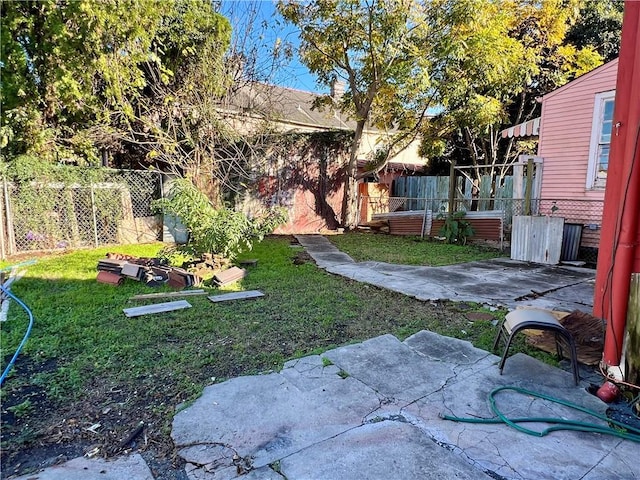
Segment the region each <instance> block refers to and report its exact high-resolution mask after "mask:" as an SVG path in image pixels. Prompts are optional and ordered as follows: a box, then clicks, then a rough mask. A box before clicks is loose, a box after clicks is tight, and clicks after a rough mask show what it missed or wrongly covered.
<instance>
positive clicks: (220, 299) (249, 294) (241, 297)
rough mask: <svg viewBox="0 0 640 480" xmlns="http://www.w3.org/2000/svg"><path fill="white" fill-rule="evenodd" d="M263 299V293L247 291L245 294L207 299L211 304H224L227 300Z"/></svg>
mask: <svg viewBox="0 0 640 480" xmlns="http://www.w3.org/2000/svg"><path fill="white" fill-rule="evenodd" d="M257 297H264V293H262V292H261V291H259V290H247V291H245V292H232V293H225V294H223V295H211V296H210V297H207V298H208V299H209V300H211V301H212V302H226V301H228V300H246V299H248V298H257Z"/></svg>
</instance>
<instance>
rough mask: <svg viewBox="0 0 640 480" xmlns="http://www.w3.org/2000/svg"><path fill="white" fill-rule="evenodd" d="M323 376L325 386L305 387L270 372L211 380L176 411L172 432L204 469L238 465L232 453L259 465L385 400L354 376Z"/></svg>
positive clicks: (356, 420)
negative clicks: (329, 378)
mask: <svg viewBox="0 0 640 480" xmlns="http://www.w3.org/2000/svg"><path fill="white" fill-rule="evenodd" d="M335 376H336V377H337V378H340V377H339V376H338V375H335ZM321 382H322V384H323V385H324V387H322V388H316V389H307V390H305V391H302V390H300V389H298V388H296V387H295V386H294V385H293V384H291V383H290V382H289V381H288V380H287V378H286V376H283V375H280V374H270V375H257V376H251V377H239V378H234V379H231V380H228V381H226V382H224V383H221V384H217V385H212V386H209V387H207V388H206V389H205V390H204V392H203V394H202V396H201V397H200V398H199V399H198V400H196V402H195V403H194V404H193V405H191V406H190V407H188V408H186V409H185V410H183V411H181V412H179V413H178V414H177V415H176V416H175V417H174V421H173V430H172V433H171V435H172V437H173V440H174V442H175V444H176V447H177V448H178V450H179V453H180V455H181V456H182V457H183V458H184V459H185V460H186V461H187V462H189V463H191V464H194V465H198V466H201V467H202V468H204V469H205V470H206V469H209V470H211V471H217V470H219V469H224V468H228V467H233V463H232V462H230V461H229V459H230V458H233V455H237V456H239V457H242V458H245V457H248V458H251V465H252V467H255V468H259V467H263V466H266V465H269V464H270V463H272V462H274V461H277V460H279V459H281V458H283V457H285V456H287V455H290V454H291V453H294V452H296V451H299V450H301V449H303V448H306V447H308V446H309V445H312V444H315V443H318V442H321V441H324V440H326V439H327V438H331V437H333V436H335V435H338V434H340V433H342V432H344V431H347V430H349V429H351V428H354V427H355V426H358V425H360V424H361V423H362V421H363V418H365V417H366V416H367V415H368V414H369V413H370V412H371V411H373V410H375V409H376V408H378V406H379V404H380V398H379V397H378V395H376V393H375V392H374V391H373V390H371V389H370V388H368V387H367V386H366V385H364V384H363V383H362V382H360V381H358V380H356V379H354V378H350V377H349V378H345V379H342V378H341V379H340V381H339V382H337V381H332V382H326V381H325V379H322V380H321ZM194 445H195V446H194ZM221 445H222V446H224V447H225V449H223V451H222V452H221V449H220V446H221ZM228 449H230V450H228ZM230 451H232V452H233V455H231V456H230V455H229V452H230ZM194 478H195V477H194ZM217 478H218V477H216V479H217Z"/></svg>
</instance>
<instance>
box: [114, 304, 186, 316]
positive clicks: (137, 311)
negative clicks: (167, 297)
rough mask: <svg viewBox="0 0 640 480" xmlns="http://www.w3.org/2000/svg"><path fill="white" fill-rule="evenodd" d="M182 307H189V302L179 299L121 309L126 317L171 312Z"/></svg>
mask: <svg viewBox="0 0 640 480" xmlns="http://www.w3.org/2000/svg"><path fill="white" fill-rule="evenodd" d="M183 308H191V304H190V303H189V302H187V301H186V300H179V301H177V302H165V303H155V304H153V305H145V306H144V307H133V308H125V309H124V310H122V311H123V312H124V314H125V315H126V316H127V317H139V316H140V315H148V314H151V313H162V312H172V311H173V310H181V309H183Z"/></svg>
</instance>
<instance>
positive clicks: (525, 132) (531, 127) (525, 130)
mask: <svg viewBox="0 0 640 480" xmlns="http://www.w3.org/2000/svg"><path fill="white" fill-rule="evenodd" d="M539 133H540V117H538V118H533V119H531V120H528V121H526V122H522V123H519V124H518V125H514V126H513V127H509V128H506V129H504V130H502V131H501V132H500V135H502V138H507V137H508V138H512V137H515V138H519V137H537V136H538V135H539Z"/></svg>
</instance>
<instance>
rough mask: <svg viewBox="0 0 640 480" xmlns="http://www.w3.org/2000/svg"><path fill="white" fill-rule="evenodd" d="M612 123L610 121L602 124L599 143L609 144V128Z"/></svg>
mask: <svg viewBox="0 0 640 480" xmlns="http://www.w3.org/2000/svg"><path fill="white" fill-rule="evenodd" d="M612 126H613V122H612V121H611V120H609V121H606V122H602V133H601V134H600V143H609V142H611V127H612Z"/></svg>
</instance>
